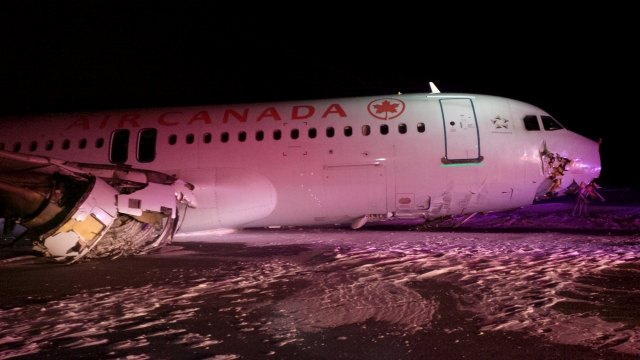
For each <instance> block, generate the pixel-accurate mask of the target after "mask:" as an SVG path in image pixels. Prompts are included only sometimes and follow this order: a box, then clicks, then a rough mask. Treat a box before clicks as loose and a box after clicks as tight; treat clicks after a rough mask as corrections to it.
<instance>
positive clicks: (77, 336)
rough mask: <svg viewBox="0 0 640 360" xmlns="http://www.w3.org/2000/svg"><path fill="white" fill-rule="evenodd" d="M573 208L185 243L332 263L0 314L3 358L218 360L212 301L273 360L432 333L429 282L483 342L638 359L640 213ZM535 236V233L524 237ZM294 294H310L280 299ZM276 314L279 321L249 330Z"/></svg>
mask: <svg viewBox="0 0 640 360" xmlns="http://www.w3.org/2000/svg"><path fill="white" fill-rule="evenodd" d="M571 209H572V204H570V203H546V204H540V205H536V206H534V207H530V208H526V209H521V210H519V211H516V212H511V213H494V214H486V215H482V214H479V215H477V216H475V217H473V218H472V219H470V220H469V221H467V222H465V223H464V225H462V226H461V227H460V228H458V229H457V231H452V229H451V226H455V225H456V223H459V222H460V220H461V218H458V219H450V220H447V221H448V223H447V222H440V223H438V224H437V226H438V227H437V228H436V229H435V230H434V226H432V227H431V228H430V229H429V231H408V230H393V229H392V230H385V231H380V230H367V229H363V230H359V231H352V230H347V229H304V230H301V229H280V230H245V231H237V232H226V233H224V234H222V235H212V234H198V235H196V236H183V237H179V238H178V239H176V243H175V245H178V246H179V245H180V242H181V241H183V242H193V241H200V242H203V243H204V242H208V243H238V244H244V245H247V246H250V247H254V248H256V249H259V248H261V247H267V246H274V245H306V246H312V247H314V248H318V249H326V251H324V252H323V253H322V257H323V259H322V261H320V260H318V259H315V260H314V261H302V260H300V259H294V258H293V257H287V256H284V255H283V256H272V257H264V258H256V259H253V260H252V263H251V264H250V266H241V267H238V268H237V269H234V270H233V271H229V270H228V269H226V270H225V269H221V268H216V267H211V268H210V269H208V270H205V271H203V272H202V273H200V274H198V276H196V277H186V276H183V275H180V276H173V275H172V276H171V277H169V276H168V279H171V280H168V281H166V282H164V283H150V284H147V285H142V286H130V287H121V288H110V287H106V288H99V289H93V290H83V291H81V292H79V293H77V294H75V295H69V296H67V297H64V298H61V299H57V300H52V301H49V302H47V303H46V304H45V305H43V304H25V305H24V306H21V307H14V308H9V309H6V308H4V309H0V358H12V357H17V356H22V355H27V354H37V353H39V352H41V351H44V350H42V349H43V348H46V346H47V344H50V343H51V342H53V341H55V342H56V344H58V346H61V347H63V348H65V347H66V348H70V349H73V348H83V347H91V346H109V348H110V349H113V350H133V349H135V350H140V351H141V352H142V353H144V352H145V351H144V350H145V349H147V348H148V347H149V344H150V342H149V339H152V338H157V337H167V336H169V337H171V338H172V339H173V340H172V341H173V342H174V343H175V344H185V345H186V346H188V347H189V348H192V349H195V348H209V347H211V348H212V349H213V348H215V347H217V346H221V344H224V341H226V340H225V339H222V338H216V337H214V336H213V335H211V334H210V333H207V332H206V328H204V329H202V330H203V331H202V332H194V331H193V330H192V329H189V330H187V329H186V328H185V323H186V322H188V321H193V320H194V319H197V318H198V317H199V316H201V312H202V309H203V305H202V302H203V301H205V300H204V299H205V298H207V297H210V296H212V295H215V296H216V297H218V298H220V299H228V302H229V304H230V307H225V308H220V309H219V310H217V311H218V312H219V313H220V314H230V315H233V316H235V317H236V318H237V319H238V324H237V326H238V332H241V333H259V334H260V335H261V336H263V337H264V338H265V339H268V340H269V341H272V342H273V344H274V346H276V347H284V346H292V345H295V344H298V343H300V342H302V341H303V340H304V338H305V336H306V334H312V333H317V332H319V331H323V330H326V329H330V328H335V327H339V326H343V325H352V324H361V323H364V322H365V321H380V322H385V323H388V324H391V325H393V326H395V327H397V328H398V329H402V332H404V333H405V334H414V333H416V332H419V331H424V330H425V329H429V328H430V327H431V326H432V324H433V321H434V319H435V318H436V317H438V312H439V309H440V306H441V304H440V303H439V301H440V300H439V298H438V297H436V296H432V295H430V294H428V293H426V294H425V293H424V292H419V291H417V290H416V285H417V284H420V283H422V282H439V283H447V284H450V285H452V286H455V287H457V288H459V289H460V290H461V291H459V292H455V293H454V294H452V295H453V296H454V297H455V299H456V302H457V304H459V306H460V307H461V309H462V310H467V311H470V312H472V313H473V314H475V316H476V317H477V318H478V319H481V322H482V327H481V331H482V332H483V333H486V332H494V331H518V332H526V333H528V334H533V335H532V336H540V337H543V338H545V339H547V340H548V341H551V342H555V343H561V344H576V345H583V346H587V347H591V348H593V349H602V348H609V349H613V350H615V351H619V352H624V353H630V354H636V355H640V323H639V321H638V318H637V317H634V315H633V314H632V315H629V314H628V311H627V310H628V308H629V307H635V306H637V305H638V304H639V302H638V300H633V299H638V297H639V296H640V284H639V283H638V281H637V280H638V277H639V276H640V235H638V233H640V231H636V230H638V229H640V222H639V221H638V219H639V218H640V210H638V209H636V208H634V207H628V206H620V207H618V206H608V205H607V204H600V205H597V206H595V205H594V206H592V207H591V217H589V218H584V217H572V216H571V215H570V212H571ZM621 209H624V211H623V210H621ZM474 229H476V230H474ZM477 229H482V230H480V231H478V230H477ZM530 229H536V230H537V231H535V232H532V231H524V230H530ZM585 229H591V230H598V231H591V232H588V231H584V230H585ZM506 230H508V231H506ZM568 230H575V231H568ZM607 232H612V233H613V235H610V234H608V233H607ZM192 253H193V251H191V252H189V251H187V252H179V251H178V252H175V253H166V254H160V255H156V256H158V257H171V256H184V254H192ZM181 254H182V255H181ZM175 271H183V272H184V271H187V270H184V269H182V270H175ZM294 281H297V282H304V283H306V284H309V285H308V286H305V287H303V288H301V289H300V290H297V291H295V292H292V293H291V294H290V295H289V296H286V297H281V298H278V297H273V296H272V294H273V293H274V291H275V290H274V289H275V288H278V287H280V288H287V287H288V286H290V284H291V283H292V282H294ZM630 299H631V300H630ZM625 301H626V303H625ZM611 304H614V305H615V306H614V305H611ZM266 308H268V309H270V310H269V311H270V315H266V316H265V318H264V319H261V320H260V321H258V322H255V321H251V320H249V318H250V317H251V316H250V315H252V314H257V313H259V312H261V311H264V309H266ZM158 314H161V316H158ZM116 330H117V331H119V332H125V333H126V332H130V333H131V334H134V333H135V334H136V336H132V337H131V338H129V339H127V340H121V341H117V342H112V343H110V342H109V337H108V335H109V334H110V333H111V332H113V331H116ZM141 331H146V333H145V334H144V335H138V334H139V333H140V332H141ZM140 356H142V357H145V356H146V355H140ZM239 357H240V355H235V354H226V355H217V356H216V357H215V358H220V359H233V358H239Z"/></svg>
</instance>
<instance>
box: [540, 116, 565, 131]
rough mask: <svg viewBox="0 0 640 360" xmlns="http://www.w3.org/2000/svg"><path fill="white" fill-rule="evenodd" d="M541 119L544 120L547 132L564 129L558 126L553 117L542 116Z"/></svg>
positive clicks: (543, 124)
mask: <svg viewBox="0 0 640 360" xmlns="http://www.w3.org/2000/svg"><path fill="white" fill-rule="evenodd" d="M540 119H541V120H542V126H543V127H544V129H545V130H547V131H554V130H560V129H563V127H562V125H560V124H558V122H557V121H556V120H555V119H554V118H552V117H551V116H547V115H542V116H540Z"/></svg>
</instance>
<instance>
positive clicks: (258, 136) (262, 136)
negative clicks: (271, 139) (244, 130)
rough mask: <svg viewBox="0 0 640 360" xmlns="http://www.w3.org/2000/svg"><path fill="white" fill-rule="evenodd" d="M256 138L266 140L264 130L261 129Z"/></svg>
mask: <svg viewBox="0 0 640 360" xmlns="http://www.w3.org/2000/svg"><path fill="white" fill-rule="evenodd" d="M256 140H258V141H262V140H264V131H262V130H259V131H258V132H256Z"/></svg>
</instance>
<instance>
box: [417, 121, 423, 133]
mask: <svg viewBox="0 0 640 360" xmlns="http://www.w3.org/2000/svg"><path fill="white" fill-rule="evenodd" d="M424 130H425V127H424V123H418V132H419V133H423V132H424Z"/></svg>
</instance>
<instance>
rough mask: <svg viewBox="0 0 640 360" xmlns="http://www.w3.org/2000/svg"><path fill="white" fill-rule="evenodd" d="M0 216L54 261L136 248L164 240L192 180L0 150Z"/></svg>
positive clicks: (186, 201) (189, 201)
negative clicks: (15, 226)
mask: <svg viewBox="0 0 640 360" xmlns="http://www.w3.org/2000/svg"><path fill="white" fill-rule="evenodd" d="M0 155H1V156H0V204H1V205H0V217H2V218H4V219H5V222H4V228H5V232H6V230H7V228H8V227H9V228H10V227H12V226H11V225H12V224H16V223H18V224H20V225H21V226H23V227H24V228H26V229H27V232H26V233H25V235H26V236H29V237H30V238H32V239H35V241H34V248H35V249H36V250H38V251H40V252H42V253H43V254H45V255H47V256H51V257H54V258H55V259H57V260H61V261H70V262H74V261H77V260H79V259H81V258H83V257H86V258H97V257H107V256H109V257H117V256H121V255H133V254H141V253H146V252H149V251H152V250H154V249H157V248H159V247H161V246H163V245H165V244H167V243H169V242H170V241H171V240H172V238H173V234H174V233H175V230H176V227H177V223H178V209H179V207H181V206H190V207H195V206H196V203H195V199H194V196H193V194H192V192H191V190H193V186H192V185H190V184H188V183H185V182H184V181H181V180H179V179H176V178H175V177H173V176H170V175H167V174H163V173H159V172H154V171H148V170H138V169H132V168H126V167H119V166H110V165H92V164H78V163H68V162H61V161H57V160H54V159H49V158H45V157H34V156H25V155H22V154H15V153H7V152H1V153H0Z"/></svg>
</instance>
